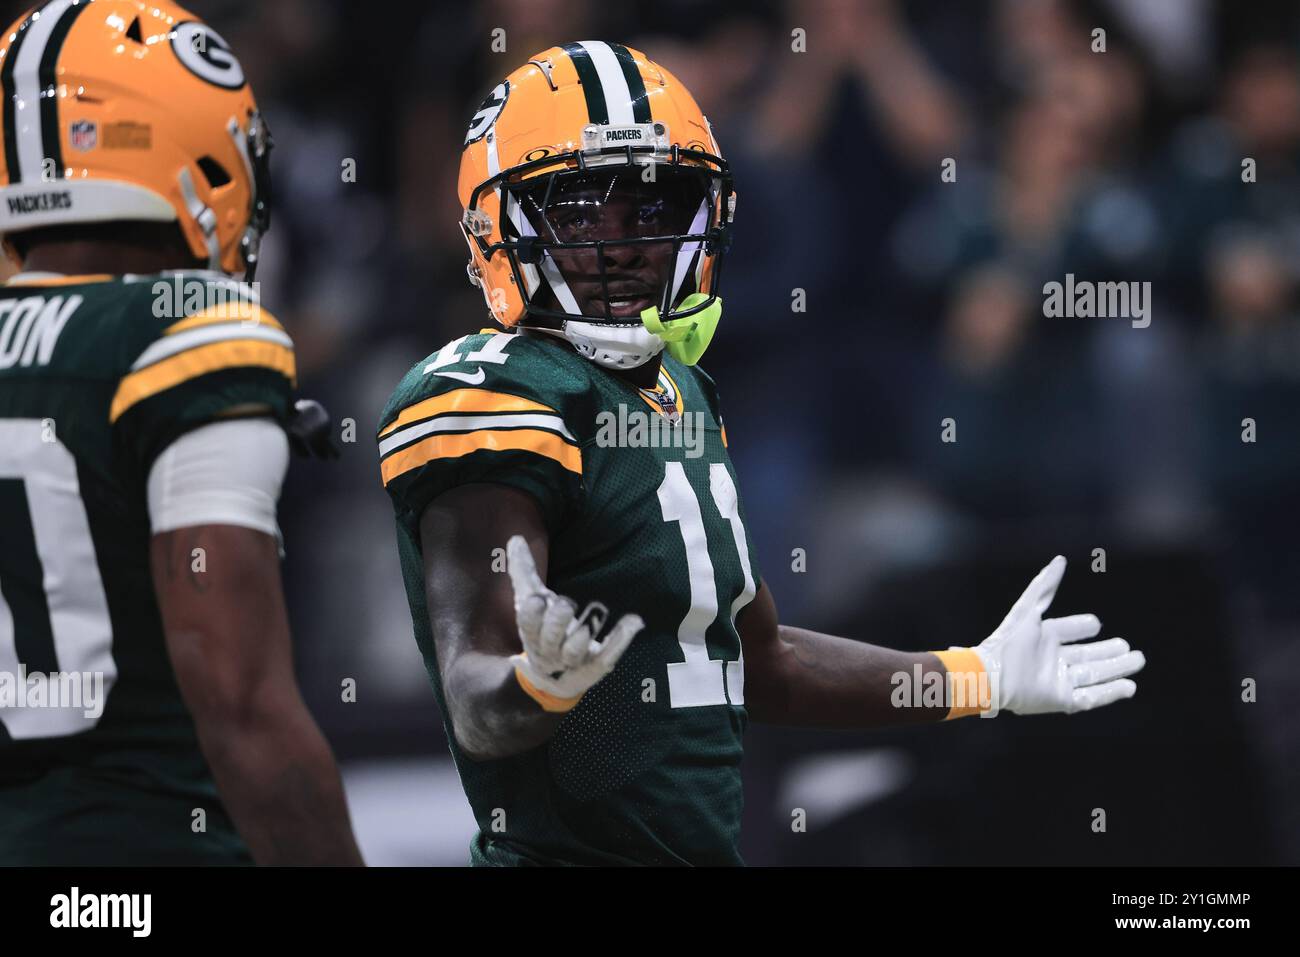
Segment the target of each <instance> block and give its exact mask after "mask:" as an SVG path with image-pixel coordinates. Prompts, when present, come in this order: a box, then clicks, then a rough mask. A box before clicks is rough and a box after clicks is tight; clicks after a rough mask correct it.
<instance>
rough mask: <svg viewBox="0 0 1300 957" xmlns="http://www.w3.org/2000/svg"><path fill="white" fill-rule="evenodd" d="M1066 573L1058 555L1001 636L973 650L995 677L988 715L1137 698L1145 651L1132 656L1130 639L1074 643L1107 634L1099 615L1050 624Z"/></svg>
mask: <svg viewBox="0 0 1300 957" xmlns="http://www.w3.org/2000/svg"><path fill="white" fill-rule="evenodd" d="M1064 574H1065V558H1064V557H1063V556H1061V555H1057V556H1056V557H1055V558H1053V559H1052V560H1051V561H1050V562H1048V564H1047V566H1046V567H1045V568H1044V569H1043V570H1042V571H1040V572H1039V573H1038V575H1037V576H1035V578H1034V580H1033V581H1031V582H1030V583H1029V587H1028V588H1026V589H1025V592H1024V594H1023V595H1021V596H1020V598H1019V600H1018V601H1017V602H1016V603H1015V604H1014V605H1012V606H1011V611H1010V612H1008V613H1007V617H1006V618H1005V619H1003V621H1002V624H1000V625H998V627H997V630H996V631H994V632H993V634H991V635H989V636H988V637H987V638H985V639H984V641H983V642H981V643H980V644H979V645H977V646H975V648H973V649H971V650H973V651H974V652H975V654H976V655H978V656H979V659H980V661H981V662H982V663H983V665H984V670H985V671H986V672H987V673H988V676H989V684H990V689H991V694H990V707H989V709H988V710H987V711H986V712H985V715H986V716H987V717H993V716H995V715H996V714H997V713H998V712H999V711H1011V712H1013V713H1015V714H1048V713H1052V712H1064V713H1065V714H1073V713H1075V712H1077V711H1091V710H1092V709H1093V708H1100V707H1102V706H1104V705H1108V704H1112V703H1114V702H1116V701H1120V700H1122V699H1124V698H1131V697H1133V695H1134V694H1135V693H1136V692H1137V684H1136V683H1135V682H1134V681H1133V680H1132V679H1131V678H1129V677H1128V676H1129V675H1133V674H1137V672H1139V671H1141V670H1142V667H1143V665H1145V664H1146V658H1145V657H1143V655H1142V652H1140V651H1132V650H1130V649H1129V646H1128V642H1127V641H1125V640H1124V639H1123V638H1108V639H1106V640H1105V641H1094V642H1088V643H1086V644H1074V642H1078V641H1081V640H1082V639H1084V638H1095V637H1096V636H1097V635H1098V634H1099V633H1100V631H1101V622H1100V621H1098V620H1097V616H1096V615H1068V616H1066V617H1064V618H1043V613H1044V612H1046V611H1047V609H1048V606H1050V605H1051V604H1052V599H1053V598H1054V597H1056V589H1057V586H1059V585H1060V584H1061V577H1062V576H1063V575H1064ZM953 650H957V649H953Z"/></svg>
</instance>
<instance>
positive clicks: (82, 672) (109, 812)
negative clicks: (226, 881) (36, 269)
mask: <svg viewBox="0 0 1300 957" xmlns="http://www.w3.org/2000/svg"><path fill="white" fill-rule="evenodd" d="M178 291H180V292H181V295H177V293H178ZM229 292H230V288H229V281H228V280H225V279H224V278H220V277H218V276H217V275H216V274H212V273H189V274H171V273H169V274H165V275H161V276H125V277H112V276H100V277H62V278H60V277H52V276H37V275H35V274H33V276H32V277H31V278H21V279H20V282H17V283H11V284H9V285H7V286H4V287H0V542H3V546H2V547H0V864H7V865H14V864H24V865H27V864H37V865H40V864H160V863H246V862H248V861H249V858H248V853H247V850H246V848H245V847H244V845H243V842H242V841H241V840H240V838H239V836H238V835H237V833H236V832H235V829H234V827H233V826H232V824H231V822H230V819H229V817H228V815H227V814H226V812H225V810H224V809H223V807H222V805H221V802H220V800H219V798H218V796H217V792H216V788H215V786H214V784H213V781H212V775H211V772H210V770H209V768H208V766H207V763H206V762H205V760H204V758H203V755H202V754H201V752H200V750H199V745H198V740H197V737H196V734H195V729H194V724H193V721H192V719H191V718H190V716H189V714H188V713H187V711H186V708H185V704H184V702H183V701H182V698H181V695H180V692H179V690H178V688H177V685H176V679H175V675H174V674H173V671H172V668H171V665H170V663H169V660H168V656H167V649H166V645H165V642H164V636H163V630H162V626H161V622H160V617H159V611H158V604H157V600H156V598H155V595H154V589H153V583H152V579H151V576H150V568H149V540H150V523H149V514H148V505H147V491H146V483H147V479H148V475H149V470H150V466H151V465H152V464H153V462H154V460H155V459H156V458H157V456H158V455H159V454H160V453H161V452H162V451H163V450H164V449H165V448H166V447H167V446H168V445H169V444H170V443H171V442H172V441H173V440H174V439H176V438H177V437H179V436H180V435H182V434H184V433H185V432H187V431H189V430H191V429H194V428H196V427H198V426H201V425H204V424H205V423H208V422H211V421H213V420H214V419H215V418H217V417H220V416H221V415H222V414H223V413H226V412H229V411H230V410H232V409H235V408H239V407H243V408H249V407H261V408H264V409H265V410H268V411H269V413H270V414H271V415H274V416H276V417H278V418H280V419H281V420H282V421H283V420H284V419H286V418H287V416H288V414H289V411H290V409H291V392H292V387H293V379H294V359H293V349H292V343H291V342H290V340H289V337H288V336H287V335H286V334H285V333H284V330H283V329H282V328H280V326H279V324H278V323H277V322H276V321H275V320H274V319H273V318H272V317H271V316H270V315H269V314H268V313H266V312H265V311H262V310H256V311H255V312H254V313H251V314H250V313H248V312H244V313H242V314H241V313H239V312H238V311H237V310H234V309H230V310H224V311H223V310H222V309H221V308H220V306H218V307H217V308H212V307H211V306H210V305H205V304H210V303H213V302H217V303H220V302H221V301H222V300H223V299H225V300H228V299H229V298H230V295H229ZM250 316H251V318H250ZM46 675H50V676H57V677H58V683H59V684H61V686H62V688H63V689H64V692H65V694H64V696H63V697H59V698H57V699H56V698H55V697H54V695H53V694H50V695H47V697H46V699H45V703H44V705H43V706H42V700H41V698H40V696H39V693H37V692H34V691H33V689H34V688H36V687H37V686H38V685H39V684H40V677H39V676H46ZM33 676H37V677H35V678H34V677H33ZM55 684H56V682H55V681H54V680H50V681H48V682H47V687H49V688H51V689H53V687H54V686H55ZM96 689H98V692H97V690H96ZM73 693H79V694H80V695H81V698H80V702H81V706H76V699H74V698H71V697H69V696H68V695H71V694H73ZM90 696H95V697H96V699H97V701H98V703H99V707H86V706H85V705H86V704H87V701H88V700H89V697H90ZM51 701H54V702H56V703H59V704H62V705H65V706H63V707H51V706H49V705H50V703H51ZM69 702H72V705H71V706H67V705H69ZM196 811H202V812H203V814H202V815H200V814H196V813H195V812H196ZM201 821H202V822H204V824H205V828H206V829H205V830H204V829H200V828H199V826H198V824H199V822H201Z"/></svg>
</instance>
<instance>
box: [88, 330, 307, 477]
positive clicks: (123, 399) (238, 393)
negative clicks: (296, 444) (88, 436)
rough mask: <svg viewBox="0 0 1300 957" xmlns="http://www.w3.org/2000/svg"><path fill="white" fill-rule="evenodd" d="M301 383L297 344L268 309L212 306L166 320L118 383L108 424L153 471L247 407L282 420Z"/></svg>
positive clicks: (140, 462) (136, 458)
mask: <svg viewBox="0 0 1300 957" xmlns="http://www.w3.org/2000/svg"><path fill="white" fill-rule="evenodd" d="M160 325H161V323H160ZM295 384H296V367H295V364H294V352H293V341H292V340H291V339H290V338H289V336H288V334H287V333H286V332H285V331H284V328H283V327H282V326H281V325H280V323H279V322H278V321H277V320H276V319H275V318H274V317H273V316H272V315H271V314H270V313H269V312H267V311H266V310H264V309H261V308H260V307H259V308H257V309H256V310H254V311H252V312H251V313H249V312H248V311H247V310H245V312H244V314H243V315H242V316H240V315H239V314H237V313H236V312H235V311H233V310H228V309H208V310H204V311H201V312H198V313H196V314H195V315H191V316H187V317H185V318H183V319H181V320H178V321H176V322H174V323H172V324H170V325H166V326H165V327H163V328H162V329H161V332H160V334H158V335H157V336H156V337H155V338H154V339H153V340H152V341H151V342H149V343H148V344H147V345H146V346H145V347H144V348H143V350H142V351H140V352H139V354H138V355H137V356H136V357H135V359H134V360H133V361H132V362H131V365H130V368H129V369H128V370H127V371H126V373H125V374H124V375H123V376H122V377H121V379H120V380H119V381H118V383H117V389H116V392H115V393H114V395H113V398H112V402H111V404H110V406H109V422H110V424H111V425H112V427H113V429H114V432H115V435H116V437H117V440H118V441H119V442H120V443H122V444H123V445H124V446H125V448H126V449H127V451H128V453H129V455H130V457H131V458H132V459H133V460H134V461H135V462H136V463H137V464H138V465H139V466H140V468H141V469H142V470H144V471H145V472H147V471H148V469H149V468H150V466H151V465H152V464H153V462H154V460H155V459H156V458H157V457H158V456H159V454H161V453H162V451H163V450H164V449H166V448H167V446H168V445H170V444H171V443H172V442H173V441H175V440H176V439H177V438H178V437H180V436H181V435H184V434H185V433H186V432H189V431H191V430H192V429H195V428H198V427H199V426H201V425H206V424H207V423H209V422H212V421H215V420H218V419H221V418H225V417H228V416H231V415H238V414H239V413H240V412H241V411H244V410H247V411H250V412H256V413H257V414H266V415H270V416H271V417H272V418H274V419H275V420H276V421H278V422H280V423H282V424H283V423H284V422H286V421H287V420H288V417H289V415H290V413H291V411H292V408H293V391H294V387H295Z"/></svg>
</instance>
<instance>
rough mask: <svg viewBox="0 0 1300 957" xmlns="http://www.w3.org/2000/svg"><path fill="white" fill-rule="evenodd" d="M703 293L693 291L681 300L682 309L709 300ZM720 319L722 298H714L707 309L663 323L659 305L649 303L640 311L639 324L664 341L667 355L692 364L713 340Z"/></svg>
mask: <svg viewBox="0 0 1300 957" xmlns="http://www.w3.org/2000/svg"><path fill="white" fill-rule="evenodd" d="M708 298H709V297H708V296H706V295H705V294H704V293H702V292H693V293H691V294H690V295H689V296H687V297H686V298H685V299H683V300H682V304H681V308H682V309H691V308H693V307H694V306H698V305H699V304H700V303H702V302H705V301H707V300H708ZM721 318H722V300H721V299H715V300H714V302H713V305H711V306H710V307H709V308H708V309H705V310H703V311H701V312H697V313H696V314H695V315H693V316H687V317H686V318H685V319H673V320H671V321H669V322H664V321H662V320H661V319H660V318H659V308H658V307H657V306H651V307H650V308H649V309H642V310H641V324H642V325H643V326H645V327H646V329H647V330H649V331H650V332H652V333H653V334H655V335H656V336H658V337H659V338H660V339H662V340H663V341H664V343H665V348H667V350H668V354H669V355H670V356H672V357H673V358H674V359H676V360H677V361H678V362H681V363H682V364H684V365H688V366H693V365H695V363H697V362H699V361H700V356H702V355H704V350H705V349H707V348H708V347H709V343H710V342H712V341H713V334H714V333H715V332H717V330H718V320H719V319H721Z"/></svg>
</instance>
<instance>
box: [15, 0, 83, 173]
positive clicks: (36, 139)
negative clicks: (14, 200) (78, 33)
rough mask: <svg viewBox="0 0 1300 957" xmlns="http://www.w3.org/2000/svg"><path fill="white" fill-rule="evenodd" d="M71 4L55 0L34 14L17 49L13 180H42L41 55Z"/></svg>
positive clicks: (44, 150) (43, 159) (44, 149)
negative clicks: (15, 163) (15, 166)
mask: <svg viewBox="0 0 1300 957" xmlns="http://www.w3.org/2000/svg"><path fill="white" fill-rule="evenodd" d="M70 6H72V0H52V2H51V3H48V4H46V5H45V6H44V7H42V8H41V9H40V10H37V11H36V12H35V13H33V14H32V20H31V23H30V24H28V26H27V30H26V33H27V36H26V37H24V38H23V45H22V47H21V48H20V49H19V50H18V59H17V60H16V61H15V62H14V74H13V82H14V101H13V103H12V104H10V105H9V107H10V109H12V110H13V111H14V132H15V134H16V135H17V138H18V173H17V175H14V174H13V172H12V171H11V175H10V182H11V183H16V182H18V181H19V179H20V178H26V179H27V180H28V181H29V182H30V181H38V180H40V179H41V166H42V164H43V163H44V161H45V157H46V156H47V155H49V154H47V152H46V148H45V141H44V138H43V137H42V136H41V78H40V66H41V58H42V57H43V56H44V55H45V48H46V46H47V45H48V44H49V41H50V34H52V33H53V32H54V28H55V27H56V26H57V25H58V23H59V18H60V17H62V16H63V14H64V12H65V11H66V10H67V9H68V7H70Z"/></svg>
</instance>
